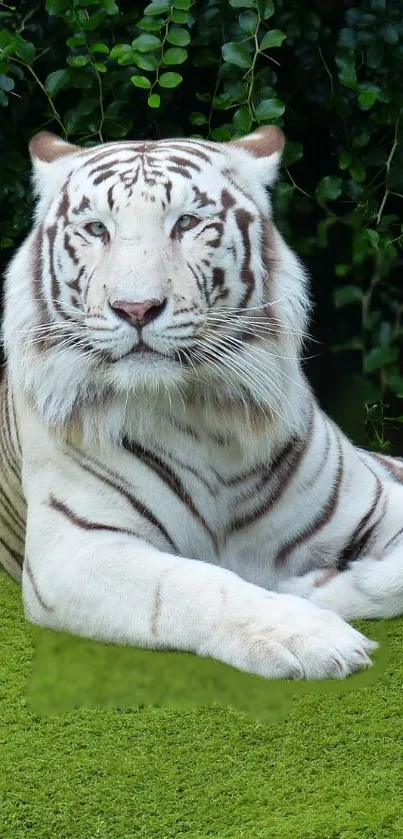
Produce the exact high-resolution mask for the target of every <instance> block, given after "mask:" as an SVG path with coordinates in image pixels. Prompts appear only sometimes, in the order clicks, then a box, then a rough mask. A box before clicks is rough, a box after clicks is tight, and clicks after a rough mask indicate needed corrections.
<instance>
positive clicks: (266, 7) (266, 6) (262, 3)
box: [257, 0, 274, 20]
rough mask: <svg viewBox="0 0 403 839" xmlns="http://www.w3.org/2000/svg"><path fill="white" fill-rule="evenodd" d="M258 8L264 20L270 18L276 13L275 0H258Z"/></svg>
mask: <svg viewBox="0 0 403 839" xmlns="http://www.w3.org/2000/svg"><path fill="white" fill-rule="evenodd" d="M257 10H258V12H259V14H260V17H261V18H262V20H268V19H269V18H270V17H272V16H273V15H274V3H273V0H257Z"/></svg>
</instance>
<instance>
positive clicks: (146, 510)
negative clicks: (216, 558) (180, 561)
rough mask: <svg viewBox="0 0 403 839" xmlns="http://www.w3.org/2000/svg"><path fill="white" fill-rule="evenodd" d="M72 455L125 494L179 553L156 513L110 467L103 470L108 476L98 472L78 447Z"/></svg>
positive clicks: (137, 511)
mask: <svg viewBox="0 0 403 839" xmlns="http://www.w3.org/2000/svg"><path fill="white" fill-rule="evenodd" d="M70 456H71V457H72V459H73V460H74V461H75V463H77V464H78V466H80V467H81V469H84V470H85V471H86V472H89V473H90V474H91V475H93V476H94V477H95V478H98V480H99V481H102V482H103V483H105V484H107V486H110V487H112V489H115V490H116V492H119V493H120V495H123V497H124V498H125V499H126V501H128V503H129V504H130V506H131V507H132V508H133V509H134V510H135V511H136V513H140V515H141V516H143V518H145V519H148V521H149V522H150V524H153V525H154V527H156V528H157V530H159V532H160V533H161V535H162V536H163V537H164V539H166V540H167V542H168V543H169V545H170V546H171V548H172V549H173V551H174V553H178V550H177V547H176V545H175V543H174V541H173V540H172V539H171V537H170V535H169V533H168V531H167V530H166V529H165V527H164V526H163V524H161V522H160V521H159V520H158V519H157V518H156V517H155V516H154V513H152V512H151V510H150V509H149V507H147V506H146V504H144V503H143V502H142V501H140V499H138V498H136V496H134V495H132V493H130V492H129V491H128V490H127V489H126V488H125V487H123V486H122V485H121V483H119V482H118V481H116V480H114V477H113V473H112V472H111V470H110V469H107V468H106V467H102V468H103V470H104V471H106V472H107V473H108V476H107V477H106V475H105V474H102V473H100V472H98V471H97V469H96V468H94V465H93V462H92V465H91V466H89V464H88V462H87V463H84V462H83V460H84V459H85V460H86V461H88V460H89V458H88V455H86V454H85V452H82V451H81V450H79V449H77V450H76V452H75V451H74V450H73V449H70ZM96 465H97V466H98V468H99V464H98V463H97V464H96ZM142 538H144V537H142Z"/></svg>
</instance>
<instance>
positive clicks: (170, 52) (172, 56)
mask: <svg viewBox="0 0 403 839" xmlns="http://www.w3.org/2000/svg"><path fill="white" fill-rule="evenodd" d="M187 57H188V54H187V52H186V50H184V49H182V47H170V48H169V49H167V50H166V51H165V52H164V54H163V56H162V62H163V64H168V65H169V64H183V62H184V61H186V59H187Z"/></svg>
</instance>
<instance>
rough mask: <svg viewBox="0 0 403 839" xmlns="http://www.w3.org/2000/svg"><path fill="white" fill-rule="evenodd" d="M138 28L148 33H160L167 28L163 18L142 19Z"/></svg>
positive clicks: (138, 23)
mask: <svg viewBox="0 0 403 839" xmlns="http://www.w3.org/2000/svg"><path fill="white" fill-rule="evenodd" d="M136 26H137V27H138V28H139V29H144V30H145V31H146V32H159V30H160V29H162V27H163V26H165V20H164V18H163V17H142V18H141V20H139V21H138V22H137V23H136Z"/></svg>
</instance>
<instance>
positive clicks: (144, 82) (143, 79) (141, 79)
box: [130, 76, 151, 90]
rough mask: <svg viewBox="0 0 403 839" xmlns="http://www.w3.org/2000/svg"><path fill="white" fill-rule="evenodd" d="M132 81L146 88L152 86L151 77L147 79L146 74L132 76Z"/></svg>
mask: <svg viewBox="0 0 403 839" xmlns="http://www.w3.org/2000/svg"><path fill="white" fill-rule="evenodd" d="M130 81H131V83H132V84H134V85H135V86H136V87H142V88H143V89H144V90H147V89H148V88H150V87H151V82H150V79H147V77H146V76H131V79H130Z"/></svg>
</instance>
